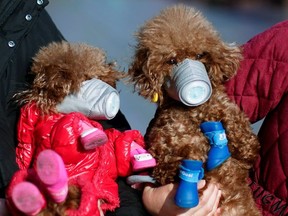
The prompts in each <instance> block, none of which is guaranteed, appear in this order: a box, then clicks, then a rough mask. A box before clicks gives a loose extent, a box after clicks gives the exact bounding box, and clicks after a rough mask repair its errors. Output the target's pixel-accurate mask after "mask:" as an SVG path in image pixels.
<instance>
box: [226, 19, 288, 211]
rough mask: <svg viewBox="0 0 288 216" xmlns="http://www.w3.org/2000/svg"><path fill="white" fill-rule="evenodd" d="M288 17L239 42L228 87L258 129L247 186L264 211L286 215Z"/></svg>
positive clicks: (287, 182)
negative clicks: (257, 150) (255, 154)
mask: <svg viewBox="0 0 288 216" xmlns="http://www.w3.org/2000/svg"><path fill="white" fill-rule="evenodd" d="M287 35H288V21H284V22H281V23H278V24H276V25H274V26H272V27H271V28H270V29H268V30H266V31H265V32H262V33H260V34H259V35H256V36H255V37H253V38H252V39H251V40H249V41H248V42H247V43H246V44H244V45H243V52H244V60H243V61H242V62H241V66H240V69H239V71H238V73H237V75H236V76H235V77H234V78H233V79H232V80H230V81H229V82H228V83H227V85H226V87H227V92H228V94H229V95H230V97H231V98H232V99H233V100H235V102H236V103H237V104H238V105H239V106H240V107H241V109H242V110H244V111H245V112H246V113H247V115H248V116H249V118H250V121H251V122H252V123H254V122H256V121H258V120H261V119H262V118H264V117H265V120H264V122H263V124H262V126H261V128H260V131H259V134H258V135H259V140H260V144H261V152H260V157H259V160H258V161H257V163H256V164H255V172H254V173H253V175H252V176H251V178H252V180H253V182H252V183H251V188H252V190H253V193H254V197H255V199H256V202H257V203H258V204H259V205H260V206H261V208H262V211H263V215H287V214H288V207H287V199H288V194H287V185H288V181H287V175H288V97H287V96H288V95H287V90H288V41H287Z"/></svg>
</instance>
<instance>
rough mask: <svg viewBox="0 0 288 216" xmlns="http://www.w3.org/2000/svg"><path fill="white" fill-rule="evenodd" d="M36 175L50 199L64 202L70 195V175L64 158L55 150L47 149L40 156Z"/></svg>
mask: <svg viewBox="0 0 288 216" xmlns="http://www.w3.org/2000/svg"><path fill="white" fill-rule="evenodd" d="M36 173H37V175H38V177H39V179H40V181H41V183H42V185H43V186H44V188H45V189H46V190H47V192H48V194H49V195H50V197H51V198H52V199H53V200H54V201H55V202H56V203H61V202H63V201H64V200H65V199H66V197H67V193H68V175H67V171H66V169H65V165H64V163H63V160H62V158H61V157H60V156H59V155H58V154H57V153H56V152H55V151H53V150H50V149H46V150H44V151H42V152H40V154H39V155H38V158H37V161H36Z"/></svg>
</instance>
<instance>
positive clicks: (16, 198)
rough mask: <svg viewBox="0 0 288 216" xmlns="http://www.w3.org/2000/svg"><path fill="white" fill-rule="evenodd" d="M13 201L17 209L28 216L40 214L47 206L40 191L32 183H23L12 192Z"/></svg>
mask: <svg viewBox="0 0 288 216" xmlns="http://www.w3.org/2000/svg"><path fill="white" fill-rule="evenodd" d="M12 201H13V203H14V205H15V206H16V208H17V209H18V210H19V211H21V212H23V213H25V214H27V215H31V216H32V215H36V214H38V213H39V212H40V211H41V210H42V209H43V208H44V207H45V204H46V201H45V200H44V198H43V195H42V194H41V193H40V191H39V189H38V188H37V187H36V186H35V185H34V184H32V183H30V182H21V183H19V184H18V185H16V186H15V188H14V189H13V191H12Z"/></svg>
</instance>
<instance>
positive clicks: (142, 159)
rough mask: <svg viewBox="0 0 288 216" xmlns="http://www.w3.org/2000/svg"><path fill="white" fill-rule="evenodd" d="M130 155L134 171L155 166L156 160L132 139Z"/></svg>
mask: <svg viewBox="0 0 288 216" xmlns="http://www.w3.org/2000/svg"><path fill="white" fill-rule="evenodd" d="M130 157H131V163H132V168H133V171H134V172H137V171H141V170H144V169H148V168H151V167H154V166H156V160H155V158H153V157H152V155H151V154H150V153H148V152H147V151H146V150H145V149H144V148H143V147H141V146H140V145H138V144H137V143H136V142H134V141H132V143H131V150H130Z"/></svg>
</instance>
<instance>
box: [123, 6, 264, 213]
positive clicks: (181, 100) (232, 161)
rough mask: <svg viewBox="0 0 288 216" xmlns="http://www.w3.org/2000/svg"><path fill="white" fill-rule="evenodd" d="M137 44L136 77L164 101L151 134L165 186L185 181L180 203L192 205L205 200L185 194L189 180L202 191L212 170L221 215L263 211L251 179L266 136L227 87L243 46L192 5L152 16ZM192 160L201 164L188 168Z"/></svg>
mask: <svg viewBox="0 0 288 216" xmlns="http://www.w3.org/2000/svg"><path fill="white" fill-rule="evenodd" d="M136 43H137V44H136V46H135V55H134V59H133V61H132V63H131V66H130V68H129V72H128V73H129V76H130V82H131V83H132V84H133V85H134V87H135V90H136V91H137V92H138V93H139V95H141V96H143V97H144V98H146V99H149V100H151V101H153V102H156V103H157V104H158V108H157V110H156V113H155V116H154V118H153V119H152V120H151V122H150V124H149V126H148V128H147V131H146V134H145V142H146V145H148V147H149V152H150V153H151V154H152V155H153V157H155V158H156V160H157V166H156V167H155V168H154V169H153V172H152V177H153V178H154V179H155V180H156V181H157V182H158V183H159V184H160V185H164V184H167V183H171V182H177V181H179V182H180V184H179V189H178V191H181V193H180V194H179V196H175V202H176V204H177V205H179V206H180V207H183V208H190V207H193V206H196V205H197V201H198V200H197V198H195V199H194V200H192V201H191V200H190V201H191V202H190V201H189V200H185V197H184V198H183V197H181V196H182V195H183V194H185V193H186V195H187V197H188V196H189V194H188V193H189V191H190V188H189V187H190V186H189V184H190V185H192V186H193V184H194V186H193V187H196V188H194V189H193V190H194V192H193V193H195V194H194V195H195V196H198V194H197V186H195V185H196V184H195V183H197V181H198V180H199V179H201V178H202V177H203V175H204V178H205V179H206V181H208V182H214V183H216V184H218V185H220V190H221V191H222V198H221V201H220V208H221V215H224V216H246V215H255V216H256V215H260V212H259V211H258V209H257V207H256V205H255V202H254V200H253V197H252V193H251V190H250V188H249V185H248V182H247V179H248V176H249V175H248V173H249V169H251V168H252V167H253V164H254V162H255V161H256V158H257V154H258V151H259V142H258V140H257V136H256V135H255V134H254V133H253V131H252V128H251V125H250V122H249V121H248V118H247V117H246V116H245V114H244V113H243V112H242V111H241V110H240V108H239V107H238V106H237V105H236V104H235V103H234V102H233V101H231V100H230V99H229V97H228V96H227V94H226V92H225V86H224V83H225V81H227V80H228V79H229V78H231V77H232V76H234V75H235V74H236V71H237V69H238V66H239V63H240V61H241V58H242V55H241V49H240V48H239V47H237V46H236V45H235V44H228V43H225V42H223V41H222V40H221V38H220V36H219V35H218V33H217V31H216V30H215V29H214V28H213V26H212V25H211V24H210V22H208V21H207V20H206V19H205V17H204V16H203V15H202V14H201V13H200V12H199V11H197V10H195V9H194V8H191V7H186V6H184V5H176V6H173V7H170V8H167V9H164V10H163V11H161V12H160V13H159V14H158V15H157V16H155V17H153V18H152V19H150V20H148V21H147V22H146V23H145V24H144V25H143V26H142V27H141V28H140V29H139V31H138V32H137V33H136ZM211 125H212V126H211ZM191 161H192V162H193V163H194V162H195V163H197V164H198V165H197V168H196V170H193V167H192V168H191V170H190V168H189V167H188V168H187V167H185V166H186V165H187V164H189V163H190V162H191ZM179 170H180V172H179ZM195 175H196V176H195ZM190 177H191V178H190ZM189 178H190V179H189ZM183 185H184V186H183ZM192 186H191V187H192ZM183 196H185V195H183ZM190 196H191V194H190ZM199 196H201V194H199ZM179 197H180V198H179ZM194 201H195V202H194ZM185 202H186V203H185ZM189 202H190V204H191V203H192V205H190V204H189ZM186 204H187V205H186Z"/></svg>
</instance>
